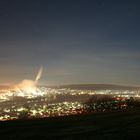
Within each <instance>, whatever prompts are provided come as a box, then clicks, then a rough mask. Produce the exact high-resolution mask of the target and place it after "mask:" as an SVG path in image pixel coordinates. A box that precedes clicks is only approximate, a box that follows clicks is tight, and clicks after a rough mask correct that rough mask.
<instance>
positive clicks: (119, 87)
mask: <svg viewBox="0 0 140 140" xmlns="http://www.w3.org/2000/svg"><path fill="white" fill-rule="evenodd" d="M47 87H48V86H47ZM49 87H50V88H70V89H79V90H80V89H81V90H105V89H113V90H140V87H136V86H123V85H113V84H73V85H60V86H49ZM8 88H10V86H7V85H0V89H8Z"/></svg>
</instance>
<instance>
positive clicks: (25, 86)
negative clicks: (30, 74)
mask: <svg viewBox="0 0 140 140" xmlns="http://www.w3.org/2000/svg"><path fill="white" fill-rule="evenodd" d="M42 72H43V67H41V68H40V69H39V71H38V74H37V76H36V79H35V81H33V80H28V79H25V80H23V81H22V82H21V83H19V84H18V85H16V87H15V90H16V91H17V90H18V91H19V92H20V94H21V95H22V96H25V95H26V96H27V95H33V96H37V95H41V92H40V91H39V90H38V89H37V83H38V81H39V79H40V78H41V76H42Z"/></svg>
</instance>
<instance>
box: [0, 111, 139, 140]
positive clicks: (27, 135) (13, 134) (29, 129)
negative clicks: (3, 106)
mask: <svg viewBox="0 0 140 140" xmlns="http://www.w3.org/2000/svg"><path fill="white" fill-rule="evenodd" d="M139 137H140V108H137V109H129V110H125V111H115V112H106V113H96V114H88V115H79V116H66V117H56V118H45V119H34V120H14V121H6V122H0V139H1V140H34V139H36V140H45V139H47V140H48V139H51V140H55V139H66V140H70V139H80V140H81V139H94V140H95V139H96V140H98V139H99V140H103V139H107V140H108V139H110V140H114V139H115V140H125V139H130V140H132V139H133V140H134V139H139Z"/></svg>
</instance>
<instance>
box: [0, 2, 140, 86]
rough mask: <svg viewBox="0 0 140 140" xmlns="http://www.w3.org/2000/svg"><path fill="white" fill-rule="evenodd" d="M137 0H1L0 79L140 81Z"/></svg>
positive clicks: (139, 4) (139, 10) (48, 82)
mask: <svg viewBox="0 0 140 140" xmlns="http://www.w3.org/2000/svg"><path fill="white" fill-rule="evenodd" d="M139 7H140V2H139V1H138V0H137V1H136V0H116V1H113V0H1V1H0V84H9V83H10V84H11V83H18V82H20V81H21V80H23V79H35V76H36V74H37V71H38V69H39V68H40V66H41V65H42V66H43V67H44V72H43V76H42V79H41V83H43V84H46V85H56V84H57V85H60V84H80V83H86V84H87V83H106V84H123V85H140V8H139Z"/></svg>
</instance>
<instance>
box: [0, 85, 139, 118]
mask: <svg viewBox="0 0 140 140" xmlns="http://www.w3.org/2000/svg"><path fill="white" fill-rule="evenodd" d="M29 91H30V90H29ZM96 95H97V96H103V95H104V96H105V95H109V96H111V97H112V98H114V99H115V100H118V99H121V100H123V101H124V100H127V99H130V98H131V97H133V98H134V99H139V97H140V91H138V90H79V89H78V90H77V89H69V88H63V89H61V88H46V87H37V88H36V89H35V90H33V92H31V91H30V92H27V91H24V90H13V89H2V90H0V120H11V119H19V118H24V117H28V118H42V117H54V116H64V115H76V114H81V113H86V112H87V108H88V105H87V104H86V102H88V101H89V100H90V99H92V97H94V96H96ZM122 106H123V107H124V108H126V106H127V105H126V104H125V103H123V104H122ZM93 108H94V109H93V111H96V108H97V105H95V104H94V107H93ZM104 110H105V108H104Z"/></svg>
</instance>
